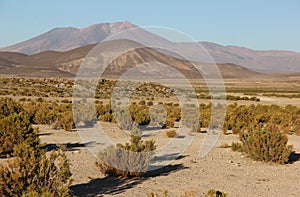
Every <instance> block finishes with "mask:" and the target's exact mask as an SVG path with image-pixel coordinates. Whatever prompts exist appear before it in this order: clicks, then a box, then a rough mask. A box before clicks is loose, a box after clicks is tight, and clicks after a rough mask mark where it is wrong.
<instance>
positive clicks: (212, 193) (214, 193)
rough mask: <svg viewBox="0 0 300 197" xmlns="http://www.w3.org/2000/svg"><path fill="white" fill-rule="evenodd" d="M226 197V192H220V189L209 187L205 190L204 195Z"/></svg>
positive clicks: (207, 196) (206, 196)
mask: <svg viewBox="0 0 300 197" xmlns="http://www.w3.org/2000/svg"><path fill="white" fill-rule="evenodd" d="M215 196H218V197H227V194H226V193H225V192H221V191H216V190H214V189H210V190H208V191H207V193H206V195H205V197H215Z"/></svg>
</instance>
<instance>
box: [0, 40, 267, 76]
mask: <svg viewBox="0 0 300 197" xmlns="http://www.w3.org/2000/svg"><path fill="white" fill-rule="evenodd" d="M105 44H106V47H107V48H109V47H112V48H119V47H120V46H122V45H123V46H124V45H126V44H132V41H128V40H118V41H109V42H106V43H105ZM95 46H96V45H87V46H84V47H79V48H76V49H73V50H70V51H66V52H57V51H45V52H41V53H38V54H34V55H24V54H20V53H14V52H0V64H1V62H6V64H3V66H2V67H0V73H1V74H0V77H1V76H2V77H3V76H4V77H74V76H75V75H76V72H77V71H78V68H79V66H80V65H81V63H82V62H83V60H84V58H85V57H86V55H87V54H88V53H89V52H90V51H91V50H92V49H93V48H94V47H95ZM12 60H13V61H12ZM148 62H159V63H160V64H166V65H170V66H171V67H173V68H175V69H177V70H178V71H179V72H180V73H182V74H183V75H185V76H186V77H187V78H196V77H198V76H199V75H198V74H197V71H196V70H195V68H194V67H193V66H192V64H191V63H190V62H187V61H183V60H180V59H177V58H174V57H170V56H167V55H165V54H163V53H160V52H158V51H156V50H154V49H151V48H147V47H146V48H139V49H135V50H132V51H128V52H126V53H125V54H123V55H121V56H120V57H118V58H117V59H115V60H114V61H113V62H112V63H111V64H110V65H109V66H108V67H107V69H106V70H105V73H104V76H105V77H106V78H119V77H120V76H121V75H122V74H123V73H125V72H126V71H128V70H130V69H131V68H133V67H135V66H136V65H140V64H143V63H148ZM197 64H201V63H197ZM1 65H2V64H1ZM201 65H204V66H209V65H205V64H201ZM218 68H219V70H220V72H221V74H222V75H223V77H224V78H263V77H269V76H267V75H264V74H261V73H257V72H254V71H250V70H248V69H246V68H243V67H241V66H238V65H234V64H218ZM147 72H148V73H150V74H151V75H155V76H159V75H161V73H162V72H164V73H165V75H162V76H166V75H167V76H169V77H170V78H174V77H176V76H174V73H170V74H169V73H168V72H169V71H168V69H162V68H161V67H160V66H158V67H155V65H154V64H152V65H149V66H148V69H147ZM144 73H145V70H144V69H141V68H139V67H137V70H136V72H135V73H134V74H135V76H136V77H137V78H139V76H143V74H144ZM146 74H147V73H146Z"/></svg>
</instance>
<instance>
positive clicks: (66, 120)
mask: <svg viewBox="0 0 300 197" xmlns="http://www.w3.org/2000/svg"><path fill="white" fill-rule="evenodd" d="M56 127H57V128H62V129H64V130H65V131H72V129H74V128H75V122H74V118H73V113H72V111H66V112H64V113H62V114H61V115H60V116H59V117H58V118H57V121H56Z"/></svg>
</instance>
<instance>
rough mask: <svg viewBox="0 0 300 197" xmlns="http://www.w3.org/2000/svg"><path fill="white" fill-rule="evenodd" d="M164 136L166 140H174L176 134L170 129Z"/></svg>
mask: <svg viewBox="0 0 300 197" xmlns="http://www.w3.org/2000/svg"><path fill="white" fill-rule="evenodd" d="M166 134H167V136H168V138H174V137H176V136H177V132H176V130H174V129H172V130H167V131H166Z"/></svg>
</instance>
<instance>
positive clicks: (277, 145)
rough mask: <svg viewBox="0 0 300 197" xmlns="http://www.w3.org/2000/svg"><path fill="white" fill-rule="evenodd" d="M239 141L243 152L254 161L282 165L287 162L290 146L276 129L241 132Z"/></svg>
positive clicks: (268, 128)
mask: <svg viewBox="0 0 300 197" xmlns="http://www.w3.org/2000/svg"><path fill="white" fill-rule="evenodd" d="M240 140H241V142H242V144H243V151H245V152H246V153H247V154H248V155H249V156H250V157H251V158H253V159H254V160H259V161H264V162H269V161H270V162H275V163H280V164H284V163H287V162H288V160H289V156H290V154H291V152H292V146H291V145H287V142H288V138H287V136H286V135H284V134H282V133H280V131H279V129H278V127H276V126H268V127H266V128H263V129H260V130H253V131H243V132H242V133H241V134H240Z"/></svg>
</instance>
